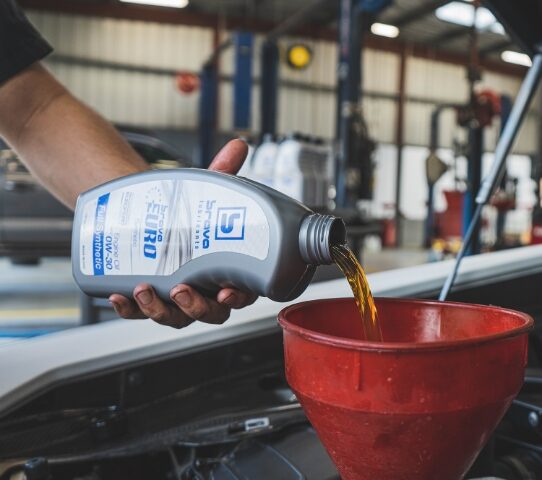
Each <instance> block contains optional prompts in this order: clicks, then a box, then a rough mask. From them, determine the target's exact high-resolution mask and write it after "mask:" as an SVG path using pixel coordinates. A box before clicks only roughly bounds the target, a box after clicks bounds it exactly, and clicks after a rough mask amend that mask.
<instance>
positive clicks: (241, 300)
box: [216, 288, 258, 308]
mask: <svg viewBox="0 0 542 480" xmlns="http://www.w3.org/2000/svg"><path fill="white" fill-rule="evenodd" d="M257 298H258V295H256V294H255V293H247V292H242V291H241V290H235V289H234V288H223V289H222V290H220V292H218V294H217V296H216V301H217V302H218V303H221V304H223V305H227V306H228V307H230V308H244V307H247V306H248V305H252V304H253V303H254V302H255V301H256V299H257Z"/></svg>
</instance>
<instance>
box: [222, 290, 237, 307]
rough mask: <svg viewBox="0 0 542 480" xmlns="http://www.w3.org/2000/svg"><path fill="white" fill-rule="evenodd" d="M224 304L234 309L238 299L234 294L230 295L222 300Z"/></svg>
mask: <svg viewBox="0 0 542 480" xmlns="http://www.w3.org/2000/svg"><path fill="white" fill-rule="evenodd" d="M222 303H225V304H226V305H228V306H229V307H232V306H233V305H235V303H236V298H235V295H234V294H233V293H230V294H229V295H228V296H227V297H226V298H225V299H224V300H222Z"/></svg>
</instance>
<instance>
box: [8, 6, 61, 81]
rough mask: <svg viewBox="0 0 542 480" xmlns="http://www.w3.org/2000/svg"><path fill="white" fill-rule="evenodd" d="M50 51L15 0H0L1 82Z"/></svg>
mask: <svg viewBox="0 0 542 480" xmlns="http://www.w3.org/2000/svg"><path fill="white" fill-rule="evenodd" d="M51 51H52V48H51V46H50V45H49V44H48V43H47V42H46V41H45V40H44V39H43V38H42V36H41V35H40V34H39V33H38V32H37V31H36V29H35V28H34V27H33V26H32V25H31V24H30V22H29V21H28V19H27V18H26V17H25V15H24V13H23V12H22V10H21V9H20V7H19V6H18V5H17V4H16V3H15V0H0V84H2V83H4V82H5V81H6V80H8V79H10V78H11V77H13V76H15V75H16V74H17V73H19V72H20V71H22V70H24V69H25V68H26V67H29V66H30V65H32V64H33V63H34V62H37V61H38V60H41V59H42V58H43V57H45V56H46V55H48V54H49V53H51Z"/></svg>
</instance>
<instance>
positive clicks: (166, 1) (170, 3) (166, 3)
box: [120, 0, 188, 8]
mask: <svg viewBox="0 0 542 480" xmlns="http://www.w3.org/2000/svg"><path fill="white" fill-rule="evenodd" d="M120 1H121V2H124V3H138V4H140V5H154V6H156V7H172V8H184V7H186V6H187V5H188V0H120Z"/></svg>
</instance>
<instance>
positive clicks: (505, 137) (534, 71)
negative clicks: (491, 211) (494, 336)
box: [439, 52, 542, 300]
mask: <svg viewBox="0 0 542 480" xmlns="http://www.w3.org/2000/svg"><path fill="white" fill-rule="evenodd" d="M541 76H542V52H541V53H537V54H536V55H535V56H534V58H533V65H532V67H531V68H530V69H529V71H528V72H527V75H526V76H525V79H524V80H523V83H522V84H521V88H520V90H519V93H518V96H517V98H516V102H515V103H514V106H513V107H512V111H511V112H510V117H509V119H508V122H507V123H506V127H505V128H504V130H503V132H502V134H501V136H500V138H499V141H498V143H497V148H496V149H495V160H494V161H493V164H492V165H491V170H490V171H489V173H488V175H487V176H486V177H485V178H484V181H483V182H482V186H481V187H480V191H479V192H478V195H477V196H476V203H477V206H476V211H475V212H474V215H473V217H472V220H471V222H470V225H469V228H468V230H467V233H466V235H465V238H464V240H463V244H462V245H461V249H460V250H459V253H458V254H457V258H456V260H455V264H454V268H453V269H452V271H451V272H450V274H449V275H448V278H447V279H446V282H445V283H444V286H443V287H442V290H441V292H440V295H439V300H446V297H448V294H449V293H450V290H451V288H452V285H453V283H454V280H455V278H456V276H457V272H458V270H459V266H460V264H461V260H462V259H463V257H464V255H465V252H466V251H467V248H468V246H469V244H470V242H471V240H472V236H473V233H474V232H475V230H476V227H477V225H478V222H479V220H480V217H481V215H482V209H483V207H484V205H485V204H486V203H487V202H488V201H489V199H490V198H491V195H492V193H493V191H494V190H495V187H496V186H497V184H498V183H499V182H500V180H501V176H502V173H503V172H504V167H505V165H506V157H508V154H509V153H510V149H511V148H512V144H513V143H514V140H515V139H516V136H517V133H518V130H519V127H520V126H521V123H522V121H523V118H524V117H525V114H526V113H527V109H528V107H529V104H530V103H531V100H532V98H533V96H534V94H535V92H536V88H537V86H538V83H539V82H540V78H541Z"/></svg>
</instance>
